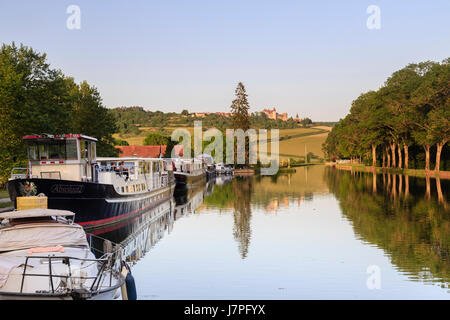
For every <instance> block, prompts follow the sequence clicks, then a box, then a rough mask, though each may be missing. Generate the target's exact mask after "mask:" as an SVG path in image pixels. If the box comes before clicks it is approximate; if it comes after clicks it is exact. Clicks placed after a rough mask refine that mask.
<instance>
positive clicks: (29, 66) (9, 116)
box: [0, 43, 72, 184]
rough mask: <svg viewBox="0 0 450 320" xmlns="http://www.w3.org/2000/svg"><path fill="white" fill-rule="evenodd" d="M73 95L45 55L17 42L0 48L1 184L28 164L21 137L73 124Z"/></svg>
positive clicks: (56, 130)
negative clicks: (15, 168) (13, 168)
mask: <svg viewBox="0 0 450 320" xmlns="http://www.w3.org/2000/svg"><path fill="white" fill-rule="evenodd" d="M70 100H71V98H70V95H69V93H68V92H67V90H66V81H65V79H64V76H63V74H62V73H61V72H60V71H58V70H54V69H51V68H50V66H49V64H48V63H47V62H46V55H45V54H40V53H37V52H35V51H34V50H33V49H31V48H29V47H26V46H23V45H20V46H19V47H17V46H16V45H15V43H12V44H11V45H6V44H3V45H2V47H1V49H0V139H1V141H2V143H1V144H0V184H3V183H5V182H6V180H7V179H8V176H9V173H10V171H11V168H12V167H14V166H23V165H24V164H25V163H26V151H25V144H24V143H23V141H22V139H21V138H22V136H24V135H27V134H31V133H53V132H64V131H65V130H66V128H68V127H70V123H71V117H70V113H71V108H72V106H71V103H70Z"/></svg>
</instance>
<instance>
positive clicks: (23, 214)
mask: <svg viewBox="0 0 450 320" xmlns="http://www.w3.org/2000/svg"><path fill="white" fill-rule="evenodd" d="M74 215H75V214H74V213H73V212H70V211H65V210H50V209H30V210H23V211H11V212H4V213H0V222H1V224H0V299H113V298H114V297H118V296H119V291H120V288H121V287H122V286H123V284H124V281H125V278H124V276H123V274H122V273H121V272H120V270H121V269H120V268H121V262H120V258H119V259H118V257H119V255H117V252H111V251H113V250H110V252H109V253H107V254H105V255H102V256H101V257H100V258H96V257H95V255H94V254H93V252H92V251H91V248H90V246H89V243H88V241H87V235H86V233H85V232H84V230H83V228H82V227H81V226H79V225H78V224H75V223H73V219H74Z"/></svg>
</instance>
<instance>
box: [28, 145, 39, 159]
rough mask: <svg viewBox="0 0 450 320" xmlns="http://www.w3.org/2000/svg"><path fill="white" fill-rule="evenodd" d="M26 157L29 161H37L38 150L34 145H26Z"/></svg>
mask: <svg viewBox="0 0 450 320" xmlns="http://www.w3.org/2000/svg"><path fill="white" fill-rule="evenodd" d="M28 157H29V158H30V160H39V148H38V145H37V144H35V143H30V144H29V145H28Z"/></svg>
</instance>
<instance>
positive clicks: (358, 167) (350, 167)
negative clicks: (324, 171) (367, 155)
mask: <svg viewBox="0 0 450 320" xmlns="http://www.w3.org/2000/svg"><path fill="white" fill-rule="evenodd" d="M327 165H328V166H335V167H336V168H338V169H339V170H347V171H356V172H373V167H372V166H365V165H362V164H332V163H327ZM375 171H376V173H378V174H383V173H394V174H403V175H408V176H412V177H420V178H425V177H431V178H440V179H447V180H450V171H437V172H436V171H433V170H429V171H428V172H427V171H426V170H425V169H399V168H382V167H375Z"/></svg>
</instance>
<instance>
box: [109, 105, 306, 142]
mask: <svg viewBox="0 0 450 320" xmlns="http://www.w3.org/2000/svg"><path fill="white" fill-rule="evenodd" d="M111 112H112V114H113V115H114V117H115V118H116V121H117V126H118V130H119V133H120V134H135V135H138V134H140V133H141V130H140V129H139V127H154V128H161V130H163V129H164V128H167V127H192V126H194V121H196V120H201V121H202V125H203V127H207V128H212V127H214V128H217V129H219V130H221V131H225V129H227V128H231V125H232V124H231V117H226V116H224V115H221V114H215V113H211V114H208V115H205V116H204V117H196V116H195V113H189V112H188V111H187V110H184V111H183V112H181V113H175V112H167V113H164V112H162V111H149V110H145V109H144V108H143V107H136V106H134V107H118V108H114V109H111ZM249 120H250V125H251V127H252V128H266V129H272V128H278V129H293V128H298V127H299V126H302V125H303V124H302V123H300V124H299V123H298V122H296V121H295V120H293V119H292V118H289V119H288V120H287V121H282V120H273V119H269V118H268V117H267V115H266V114H264V113H252V114H251V116H250V117H249ZM305 124H307V125H310V124H312V121H311V120H310V119H307V121H306V122H305Z"/></svg>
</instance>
